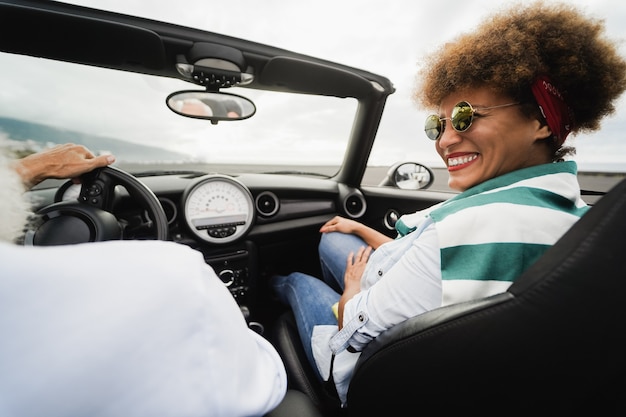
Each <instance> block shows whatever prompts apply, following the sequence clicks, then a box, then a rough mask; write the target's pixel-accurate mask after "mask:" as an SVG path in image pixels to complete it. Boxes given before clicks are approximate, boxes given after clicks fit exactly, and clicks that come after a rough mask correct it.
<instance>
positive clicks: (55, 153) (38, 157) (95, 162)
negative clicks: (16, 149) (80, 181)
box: [12, 143, 115, 188]
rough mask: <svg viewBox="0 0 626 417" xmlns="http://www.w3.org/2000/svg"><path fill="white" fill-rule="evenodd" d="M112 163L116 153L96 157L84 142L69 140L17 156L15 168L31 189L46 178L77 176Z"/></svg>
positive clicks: (23, 181)
mask: <svg viewBox="0 0 626 417" xmlns="http://www.w3.org/2000/svg"><path fill="white" fill-rule="evenodd" d="M113 162H115V156H113V155H100V156H95V155H94V154H93V153H92V152H91V151H90V150H89V149H87V148H86V147H84V146H82V145H75V144H73V143H66V144H63V145H57V146H54V147H52V148H48V149H44V150H42V151H40V152H37V153H34V154H31V155H28V156H25V157H24V158H21V159H18V160H16V161H14V162H13V164H12V167H13V169H15V171H16V172H17V173H18V174H19V176H20V177H21V178H22V183H23V184H24V186H25V187H26V188H31V187H33V186H34V185H37V184H39V183H40V182H41V181H43V180H45V179H47V178H58V179H65V178H77V177H79V176H80V175H81V174H84V173H85V172H89V171H91V170H93V169H95V168H100V167H105V166H107V165H109V164H112V163H113Z"/></svg>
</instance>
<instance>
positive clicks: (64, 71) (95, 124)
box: [0, 0, 626, 416]
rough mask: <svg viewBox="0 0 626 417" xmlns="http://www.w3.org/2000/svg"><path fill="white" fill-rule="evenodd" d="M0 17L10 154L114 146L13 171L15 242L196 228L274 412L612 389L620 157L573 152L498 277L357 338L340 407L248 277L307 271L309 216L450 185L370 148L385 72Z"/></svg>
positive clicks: (622, 205) (205, 42)
mask: <svg viewBox="0 0 626 417" xmlns="http://www.w3.org/2000/svg"><path fill="white" fill-rule="evenodd" d="M16 28H17V29H16ZM0 32H1V36H0V51H1V54H0V59H1V60H2V64H1V65H2V78H1V80H0V83H1V85H2V88H1V89H0V91H1V93H0V134H1V135H2V136H3V140H6V141H9V143H10V145H11V148H12V149H13V150H14V152H15V153H16V155H18V156H20V155H25V154H28V153H30V152H35V151H37V150H39V149H42V148H44V147H47V146H51V145H53V144H56V143H66V142H73V143H80V144H84V145H85V146H87V147H88V148H90V149H91V150H93V151H94V152H98V153H113V154H115V156H116V158H117V162H116V163H115V164H114V165H113V166H111V167H107V168H104V169H101V170H97V171H94V172H92V173H90V174H88V175H86V176H85V177H83V178H82V182H81V184H80V185H77V184H74V183H73V182H72V181H69V180H47V181H45V182H43V183H41V184H40V185H38V186H37V187H35V188H34V189H33V190H31V191H29V192H28V193H27V194H28V197H29V198H30V201H32V205H33V210H34V212H36V213H37V217H36V218H34V219H33V224H32V225H31V227H30V229H29V230H28V231H27V232H26V233H25V235H24V237H23V241H21V242H19V243H20V244H25V245H58V244H76V243H88V242H93V241H101V240H109V239H162V240H170V241H174V242H177V243H179V244H181V245H188V246H190V247H192V248H195V249H197V250H198V251H200V252H201V253H202V254H203V255H204V258H205V260H206V262H207V263H208V264H210V265H211V266H212V267H213V268H214V269H215V271H216V272H217V274H218V275H219V277H220V278H221V279H222V280H223V282H224V285H226V286H227V287H228V288H229V290H230V292H231V294H232V296H233V297H234V298H235V299H236V301H237V303H238V304H239V306H240V307H241V313H242V314H243V315H244V316H245V317H246V320H247V321H248V323H249V325H250V326H251V327H252V328H254V329H255V330H257V331H258V332H259V333H261V334H263V335H264V336H266V337H267V338H268V340H270V341H271V342H272V343H274V344H275V346H276V347H277V350H278V351H279V352H280V354H281V356H282V358H283V360H284V362H285V366H286V368H287V371H288V377H289V386H290V390H289V392H288V395H287V397H286V398H285V402H284V404H281V406H279V408H278V409H277V410H275V412H276V413H277V415H292V416H308V415H312V416H313V415H323V416H336V415H355V416H357V415H359V416H360V415H399V414H411V415H414V414H417V413H419V412H420V411H422V410H434V409H436V410H441V412H449V413H478V414H487V415H495V414H497V415H509V414H528V413H534V412H545V413H557V412H558V413H561V414H565V413H569V412H573V411H576V410H582V409H585V410H589V411H590V412H596V411H598V412H599V410H605V411H607V412H609V415H614V414H617V413H618V412H620V413H623V412H624V410H625V409H626V397H624V389H625V388H626V353H624V352H626V342H625V341H624V339H626V338H625V337H624V332H625V330H626V325H625V324H624V322H625V321H624V319H625V318H626V314H625V313H624V311H625V310H624V307H623V301H622V300H621V295H622V294H623V293H624V292H625V290H626V279H625V278H626V262H625V259H626V256H624V252H623V249H622V248H623V246H622V239H623V236H624V235H626V216H625V215H624V214H625V213H626V183H625V182H623V181H622V179H623V178H624V174H623V173H617V172H612V173H610V174H607V173H597V172H581V174H580V183H581V186H582V188H583V189H584V198H585V199H586V200H587V201H588V203H590V204H592V205H593V207H592V209H591V210H590V211H589V213H588V214H587V215H585V216H584V217H583V218H582V219H581V221H579V222H578V223H577V224H576V225H575V226H574V227H573V228H572V230H571V231H570V232H569V233H568V234H567V235H566V236H564V237H563V238H562V239H561V240H560V241H559V242H558V243H557V244H556V245H555V246H554V247H553V248H552V249H551V250H550V251H549V252H548V253H547V254H546V255H545V256H544V257H542V258H541V259H540V260H539V261H538V262H537V264H536V265H534V266H533V267H532V268H531V270H529V271H527V273H525V274H524V275H523V276H522V277H520V278H519V280H518V281H516V282H515V284H514V285H513V286H512V287H511V288H510V290H509V291H507V292H506V293H504V294H499V295H497V296H494V297H490V298H488V299H481V300H475V301H473V302H470V303H464V304H459V305H452V306H448V307H445V308H441V309H438V310H435V311H432V312H430V313H427V314H424V315H422V316H420V317H416V318H414V319H411V320H407V322H405V323H403V324H401V325H398V326H396V327H395V328H393V329H391V330H390V331H388V332H386V333H384V334H382V335H381V336H380V337H379V338H377V339H376V340H375V341H374V342H373V343H371V344H370V346H368V348H367V349H366V351H364V353H363V355H362V356H361V358H360V360H359V363H358V365H357V369H356V372H355V375H354V379H353V382H352V384H351V387H350V391H349V393H348V402H349V404H350V406H349V407H347V408H346V409H342V408H340V407H339V405H338V403H337V400H336V397H335V396H333V394H332V392H329V391H328V390H327V389H326V387H325V386H324V385H321V384H319V383H318V381H317V380H316V379H315V377H314V375H313V373H312V371H311V369H310V368H309V367H308V364H307V362H306V359H305V358H304V354H303V351H302V347H301V346H300V345H299V343H300V342H299V338H298V336H297V332H296V331H295V325H294V322H293V317H292V316H291V314H290V311H289V310H288V308H286V307H285V306H283V305H282V304H280V303H278V301H276V299H275V298H274V297H273V296H272V294H270V292H269V290H268V278H269V277H270V276H271V274H274V273H288V272H291V271H301V272H306V273H309V274H311V275H315V276H321V272H320V265H319V259H318V253H317V245H318V243H319V238H320V234H319V228H320V226H321V225H322V224H323V223H324V222H326V221H327V220H329V219H330V218H332V217H333V216H335V215H341V216H345V217H348V218H351V219H355V220H358V221H360V222H363V223H365V224H367V225H369V226H371V227H374V228H375V229H377V230H379V231H381V232H383V233H386V234H387V235H389V236H394V235H395V232H394V223H395V220H396V219H397V218H398V217H399V216H400V215H402V214H405V213H411V212H414V211H416V210H420V209H423V208H426V207H429V206H431V205H433V204H435V203H438V202H441V201H444V200H446V199H448V198H450V197H452V196H453V195H454V193H453V192H452V191H451V190H450V189H448V188H447V185H446V183H447V173H446V171H445V170H442V169H438V168H437V167H436V166H428V164H424V163H420V161H416V160H398V161H395V162H394V163H390V164H387V165H383V166H381V165H380V164H376V163H375V161H374V159H373V158H372V157H371V156H372V154H373V150H374V149H375V141H376V140H377V133H378V130H379V125H380V123H381V118H382V116H383V110H384V109H385V104H386V102H387V100H388V97H389V96H390V95H392V94H393V93H394V92H395V89H394V85H393V84H392V82H391V81H390V80H389V79H387V78H386V77H385V76H381V75H377V74H374V73H371V72H368V71H365V70H362V69H358V68H353V67H350V66H347V65H342V64H340V63H337V62H331V61H328V60H324V59H320V58H315V57H312V56H308V55H305V54H300V53H297V52H292V51H290V50H285V49H281V48H278V47H273V46H269V45H264V44H260V43H256V42H252V41H248V40H244V39H238V38H235V37H231V36H225V35H221V34H218V33H213V32H209V31H205V30H199V29H194V28H191V27H185V26H179V25H175V24H171V23H166V22H160V21H156V20H150V19H146V18H142V17H135V16H130V15H126V14H118V13H113V12H110V11H105V10H97V9H93V8H87V7H82V6H77V5H72V4H66V3H61V2H54V1H45V0H12V1H8V2H7V1H0ZM407 146H410V145H407ZM1 268H2V267H1V266H0V269H1ZM232 360H233V361H234V360H236V358H232ZM278 413H282V414H278Z"/></svg>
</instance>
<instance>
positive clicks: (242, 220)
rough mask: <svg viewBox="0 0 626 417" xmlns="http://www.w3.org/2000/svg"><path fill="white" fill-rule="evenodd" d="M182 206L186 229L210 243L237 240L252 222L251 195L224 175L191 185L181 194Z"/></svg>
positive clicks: (242, 186)
mask: <svg viewBox="0 0 626 417" xmlns="http://www.w3.org/2000/svg"><path fill="white" fill-rule="evenodd" d="M183 205H184V215H185V221H186V223H187V226H188V228H189V230H190V231H191V232H192V233H193V234H194V235H195V236H197V237H198V238H200V239H202V240H204V241H207V242H211V243H228V242H232V241H235V240H237V239H239V238H240V237H242V236H243V235H245V234H246V233H247V232H248V231H249V230H250V227H252V224H253V221H254V202H253V198H252V194H251V193H250V191H249V190H248V188H246V186H245V185H243V184H242V183H241V182H239V181H237V180H235V179H234V178H232V177H227V176H225V175H211V176H207V177H202V178H200V179H199V180H198V181H197V182H194V183H193V184H192V185H191V186H190V187H189V188H188V189H187V190H185V193H184V194H183Z"/></svg>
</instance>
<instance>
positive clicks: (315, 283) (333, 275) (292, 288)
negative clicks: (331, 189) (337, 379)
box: [271, 232, 366, 380]
mask: <svg viewBox="0 0 626 417" xmlns="http://www.w3.org/2000/svg"><path fill="white" fill-rule="evenodd" d="M361 246H366V244H365V243H364V242H363V240H361V239H360V238H358V237H357V236H354V235H349V234H344V233H337V232H336V233H324V234H322V238H321V241H320V245H319V254H320V263H321V267H322V272H323V276H324V281H322V280H321V279H319V278H316V277H313V276H311V275H307V274H303V273H301V272H292V273H291V274H289V275H286V276H282V275H276V276H274V277H272V279H271V286H272V288H273V290H274V293H275V294H276V296H277V297H278V299H279V300H280V301H281V302H283V303H285V304H287V305H289V306H290V307H291V309H292V311H293V314H294V316H295V319H296V325H297V327H298V333H299V335H300V340H301V341H302V345H303V346H304V350H305V352H306V355H307V358H308V359H309V362H310V363H311V366H312V367H313V369H314V370H315V373H316V374H317V376H318V377H319V378H320V380H321V376H320V375H319V372H318V370H317V366H316V365H315V359H314V358H313V350H312V348H311V336H312V335H313V327H315V326H317V325H324V324H330V325H336V324H337V319H336V318H335V315H334V314H333V312H332V309H331V306H332V305H333V304H335V303H336V302H338V301H339V298H340V296H341V292H343V275H344V272H345V270H346V260H347V257H348V253H350V251H354V252H356V251H357V250H358V249H359V247H361Z"/></svg>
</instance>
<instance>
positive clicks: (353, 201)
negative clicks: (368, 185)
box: [343, 194, 366, 217]
mask: <svg viewBox="0 0 626 417" xmlns="http://www.w3.org/2000/svg"><path fill="white" fill-rule="evenodd" d="M343 208H344V210H345V211H346V213H348V215H349V216H350V217H361V216H362V215H363V214H364V213H365V208H366V206H365V199H364V198H363V196H362V195H361V194H350V195H348V196H347V197H346V199H345V200H344V203H343Z"/></svg>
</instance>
